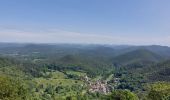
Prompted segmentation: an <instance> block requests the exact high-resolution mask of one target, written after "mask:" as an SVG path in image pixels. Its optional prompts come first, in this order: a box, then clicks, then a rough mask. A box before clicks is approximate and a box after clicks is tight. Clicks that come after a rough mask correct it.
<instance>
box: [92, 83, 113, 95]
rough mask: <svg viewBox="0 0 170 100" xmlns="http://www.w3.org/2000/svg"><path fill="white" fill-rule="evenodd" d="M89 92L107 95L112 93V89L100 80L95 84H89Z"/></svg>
mask: <svg viewBox="0 0 170 100" xmlns="http://www.w3.org/2000/svg"><path fill="white" fill-rule="evenodd" d="M89 91H90V92H99V93H103V94H107V93H109V92H110V88H109V86H108V84H107V82H106V81H100V80H98V81H96V82H94V83H89Z"/></svg>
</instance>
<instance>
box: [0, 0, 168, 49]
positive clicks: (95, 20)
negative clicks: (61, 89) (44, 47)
mask: <svg viewBox="0 0 170 100" xmlns="http://www.w3.org/2000/svg"><path fill="white" fill-rule="evenodd" d="M169 5H170V0H0V42H18V43H87V44H91V43H92V44H118V45H119V44H123V45H124V44H128V45H166V46H170V6H169Z"/></svg>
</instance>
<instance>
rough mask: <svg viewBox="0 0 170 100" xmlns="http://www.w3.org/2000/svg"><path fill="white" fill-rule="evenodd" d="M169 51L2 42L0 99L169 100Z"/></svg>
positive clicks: (149, 47) (157, 48)
mask: <svg viewBox="0 0 170 100" xmlns="http://www.w3.org/2000/svg"><path fill="white" fill-rule="evenodd" d="M168 52H169V53H170V48H169V47H164V46H126V45H123V46H121V45H120V46H115V45H80V44H76V45H75V44H15V43H13V44H10V43H8V44H4V43H0V83H3V84H0V99H2V100H118V98H119V100H138V99H141V100H156V99H155V98H158V100H163V98H168V99H165V100H169V98H170V94H169V93H170V91H169V88H166V87H169V85H170V80H169V79H170V58H169V54H168ZM160 87H161V88H160Z"/></svg>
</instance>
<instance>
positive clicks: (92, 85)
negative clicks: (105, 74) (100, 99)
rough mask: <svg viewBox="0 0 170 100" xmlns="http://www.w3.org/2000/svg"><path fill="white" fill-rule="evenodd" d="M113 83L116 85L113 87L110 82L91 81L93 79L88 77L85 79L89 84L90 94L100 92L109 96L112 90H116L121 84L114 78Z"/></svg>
mask: <svg viewBox="0 0 170 100" xmlns="http://www.w3.org/2000/svg"><path fill="white" fill-rule="evenodd" d="M112 79H113V80H112V81H111V82H112V83H113V84H114V85H111V84H110V82H108V81H106V80H101V79H99V80H97V81H91V79H90V78H89V77H87V76H85V77H84V80H85V82H86V83H87V86H88V87H89V92H92V93H94V92H99V93H102V94H108V93H110V92H111V91H112V90H114V89H115V87H116V86H117V85H118V84H119V78H114V77H113V78H112Z"/></svg>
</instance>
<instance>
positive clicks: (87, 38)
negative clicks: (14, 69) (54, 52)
mask: <svg viewBox="0 0 170 100" xmlns="http://www.w3.org/2000/svg"><path fill="white" fill-rule="evenodd" d="M0 42H28V43H32V42H34V43H88V44H89V43H94V44H133V45H151V44H161V45H170V44H169V43H170V36H169V37H138V36H134V37H132V36H131V37H130V36H129V37H127V36H126V37H124V36H118V35H117V36H109V35H97V34H84V33H76V32H68V31H61V30H55V29H53V30H44V31H39V32H38V31H21V30H16V29H10V30H9V29H8V30H1V31H0Z"/></svg>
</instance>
